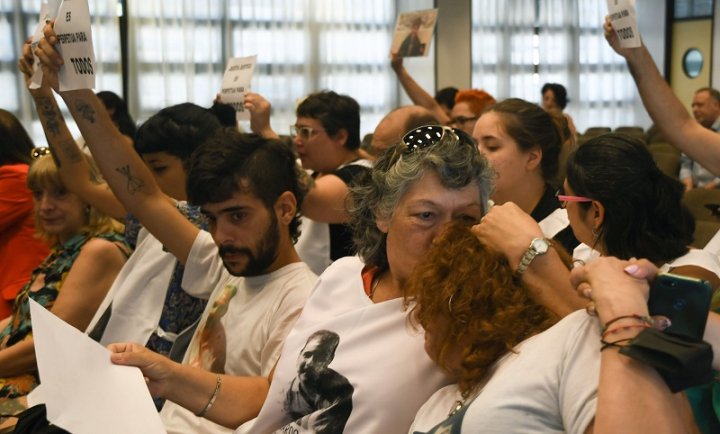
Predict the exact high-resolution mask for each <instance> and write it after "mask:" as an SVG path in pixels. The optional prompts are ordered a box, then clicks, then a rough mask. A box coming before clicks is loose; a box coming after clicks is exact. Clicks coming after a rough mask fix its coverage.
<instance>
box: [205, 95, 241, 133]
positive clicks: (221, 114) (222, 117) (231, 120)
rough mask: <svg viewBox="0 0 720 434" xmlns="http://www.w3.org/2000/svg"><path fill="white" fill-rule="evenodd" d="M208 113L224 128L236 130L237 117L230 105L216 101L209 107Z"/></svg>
mask: <svg viewBox="0 0 720 434" xmlns="http://www.w3.org/2000/svg"><path fill="white" fill-rule="evenodd" d="M208 111H209V112H210V113H212V114H213V115H215V117H216V118H218V120H219V121H220V123H221V124H222V125H223V126H224V127H232V128H237V115H236V114H235V108H234V107H233V106H231V105H230V104H225V103H222V102H217V101H216V102H214V103H213V105H212V106H210V108H209V109H208Z"/></svg>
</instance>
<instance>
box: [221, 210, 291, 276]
mask: <svg viewBox="0 0 720 434" xmlns="http://www.w3.org/2000/svg"><path fill="white" fill-rule="evenodd" d="M270 216H271V217H270V218H271V220H270V226H269V227H268V229H267V230H266V231H265V233H264V234H263V236H262V238H261V239H260V241H259V242H258V244H257V253H254V252H253V251H252V250H250V249H249V248H247V247H235V246H219V247H218V253H219V254H220V257H221V258H223V256H224V255H225V254H227V253H234V254H240V255H244V256H246V257H247V263H246V264H245V268H243V269H242V270H241V271H237V272H236V271H233V270H231V269H230V268H229V267H228V265H227V263H226V262H225V259H224V258H223V264H225V269H226V270H227V271H228V273H230V274H232V275H233V276H240V277H252V276H259V275H261V274H266V270H267V269H268V268H269V267H270V265H272V263H273V262H274V261H275V258H277V256H278V246H279V245H280V235H279V234H278V221H277V217H276V216H275V213H274V212H271V213H270Z"/></svg>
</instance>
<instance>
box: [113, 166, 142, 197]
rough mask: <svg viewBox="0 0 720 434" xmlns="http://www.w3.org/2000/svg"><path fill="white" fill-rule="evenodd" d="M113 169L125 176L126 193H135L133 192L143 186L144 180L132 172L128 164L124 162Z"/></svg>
mask: <svg viewBox="0 0 720 434" xmlns="http://www.w3.org/2000/svg"><path fill="white" fill-rule="evenodd" d="M115 170H116V171H117V172H118V173H120V174H122V175H123V176H124V177H125V178H126V180H127V191H128V193H130V194H135V193H137V192H139V191H140V190H142V189H143V187H144V186H145V182H144V181H143V180H142V179H140V178H138V177H136V176H134V175H133V174H132V172H131V170H130V165H129V164H126V165H124V166H121V167H116V168H115Z"/></svg>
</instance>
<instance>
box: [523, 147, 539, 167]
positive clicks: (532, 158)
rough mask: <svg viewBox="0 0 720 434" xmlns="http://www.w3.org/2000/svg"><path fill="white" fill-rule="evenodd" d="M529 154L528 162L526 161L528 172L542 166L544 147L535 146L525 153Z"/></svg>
mask: <svg viewBox="0 0 720 434" xmlns="http://www.w3.org/2000/svg"><path fill="white" fill-rule="evenodd" d="M525 155H526V156H527V162H526V163H525V168H526V169H527V171H528V172H532V171H535V170H537V168H538V167H540V164H541V163H542V149H541V148H540V146H535V147H533V148H532V149H530V150H529V151H527V152H526V153H525Z"/></svg>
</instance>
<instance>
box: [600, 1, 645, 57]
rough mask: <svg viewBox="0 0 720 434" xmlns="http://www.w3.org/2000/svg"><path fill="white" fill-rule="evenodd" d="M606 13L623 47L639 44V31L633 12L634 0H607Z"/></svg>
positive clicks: (634, 46)
mask: <svg viewBox="0 0 720 434" xmlns="http://www.w3.org/2000/svg"><path fill="white" fill-rule="evenodd" d="M607 4H608V14H609V15H610V21H611V22H612V26H613V29H615V33H617V36H618V38H619V39H620V46H621V47H623V48H637V47H639V46H640V31H639V30H638V24H637V13H635V0H607Z"/></svg>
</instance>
